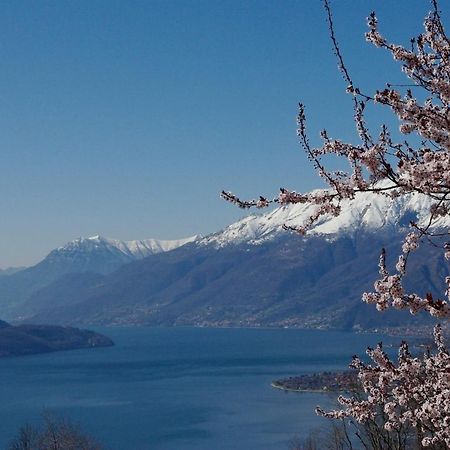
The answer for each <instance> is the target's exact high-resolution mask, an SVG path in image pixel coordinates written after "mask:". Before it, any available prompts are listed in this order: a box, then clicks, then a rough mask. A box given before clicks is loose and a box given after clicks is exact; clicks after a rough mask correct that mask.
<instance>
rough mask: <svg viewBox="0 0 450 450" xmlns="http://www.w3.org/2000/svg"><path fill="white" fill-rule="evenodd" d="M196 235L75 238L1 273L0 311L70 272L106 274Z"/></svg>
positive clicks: (178, 245)
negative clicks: (13, 270) (28, 263)
mask: <svg viewBox="0 0 450 450" xmlns="http://www.w3.org/2000/svg"><path fill="white" fill-rule="evenodd" d="M196 239H198V237H197V236H192V237H189V238H186V239H178V240H156V239H146V240H142V241H120V240H117V239H108V238H104V237H101V236H93V237H90V238H79V239H75V240H74V241H71V242H69V243H67V244H66V245H64V246H62V247H59V248H56V249H55V250H52V251H51V252H50V253H49V254H48V255H47V256H46V257H45V258H44V259H43V260H42V261H41V262H39V263H38V264H36V265H35V266H32V267H28V268H27V269H24V270H21V271H20V272H17V273H14V274H11V275H8V276H2V277H0V311H4V310H5V309H8V308H9V307H10V306H14V305H17V304H20V303H22V302H24V301H25V300H27V298H28V297H29V296H30V295H31V294H32V293H33V292H34V291H36V290H38V289H41V288H43V287H45V286H47V285H48V284H50V283H53V282H54V281H56V280H58V279H59V278H61V277H64V276H67V275H69V274H86V273H90V274H96V275H106V274H109V273H111V272H113V271H115V270H117V269H118V268H119V267H121V266H122V265H124V264H127V263H130V262H133V261H136V260H141V259H143V258H145V257H147V256H150V255H155V254H159V253H164V252H168V251H170V250H174V249H176V248H179V247H181V246H183V245H186V244H188V243H190V242H194V241H195V240H196ZM2 308H3V309H2ZM5 317H6V316H5ZM8 317H9V316H8Z"/></svg>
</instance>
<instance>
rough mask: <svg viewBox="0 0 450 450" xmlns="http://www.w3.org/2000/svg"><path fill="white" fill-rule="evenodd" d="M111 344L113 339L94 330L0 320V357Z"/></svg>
mask: <svg viewBox="0 0 450 450" xmlns="http://www.w3.org/2000/svg"><path fill="white" fill-rule="evenodd" d="M111 345H114V342H113V341H112V340H111V339H110V338H108V337H106V336H104V335H102V334H99V333H96V332H94V331H89V330H81V329H79V328H73V327H60V326H53V325H18V326H13V325H10V324H9V323H7V322H4V321H0V357H7V356H21V355H32V354H35V353H48V352H55V351H59V350H74V349H78V348H90V347H107V346H111Z"/></svg>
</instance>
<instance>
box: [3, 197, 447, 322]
mask: <svg viewBox="0 0 450 450" xmlns="http://www.w3.org/2000/svg"><path fill="white" fill-rule="evenodd" d="M313 208H314V207H313V206H311V205H305V204H297V205H290V206H283V207H279V208H276V209H274V210H272V211H269V212H267V213H265V214H257V215H250V216H248V217H245V218H243V219H242V220H240V221H238V222H236V223H233V224H232V225H230V226H229V227H227V228H225V229H223V230H221V231H219V232H217V233H213V234H210V235H208V236H205V237H200V236H194V237H192V238H188V239H184V240H180V241H153V240H148V241H132V243H130V242H128V243H123V242H122V241H116V240H111V239H106V238H101V237H99V236H96V237H93V238H88V239H78V240H76V241H73V242H71V243H69V244H67V245H65V246H64V247H61V248H59V249H56V250H54V251H52V252H51V253H50V254H49V255H48V256H47V257H46V258H45V259H44V260H43V261H42V262H40V263H39V264H37V265H36V266H34V267H31V268H27V269H25V270H22V271H20V272H18V273H15V274H13V275H9V276H3V277H0V305H1V306H0V315H1V316H3V317H6V318H8V319H15V320H19V319H21V320H30V321H33V322H37V323H43V322H50V323H57V324H96V325H112V324H114V325H157V326H172V325H195V326H300V327H320V328H329V327H333V328H341V329H355V328H356V329H360V328H362V329H368V328H377V327H380V326H387V325H389V326H399V325H410V324H412V325H417V324H423V323H427V321H429V318H427V317H425V316H422V315H421V316H418V317H413V316H410V315H409V314H406V313H405V312H397V311H390V312H388V313H387V314H380V313H377V312H376V311H375V308H374V307H373V306H371V305H365V304H363V303H362V302H361V293H362V292H363V291H364V290H370V289H371V288H372V286H373V281H374V280H375V279H376V277H377V271H378V267H377V264H378V256H379V252H380V250H381V248H382V247H384V248H386V250H387V255H388V258H389V257H390V260H389V261H390V263H391V266H393V265H394V264H395V260H396V256H397V254H398V252H399V250H400V245H401V238H402V236H404V234H405V232H406V231H407V227H408V224H409V223H410V221H411V220H414V221H415V222H417V223H419V224H421V223H426V221H427V219H428V218H429V208H430V200H429V199H428V198H426V197H424V196H421V195H419V194H409V195H407V196H405V197H402V198H398V199H390V198H388V197H384V196H377V197H374V196H372V195H371V194H370V193H361V194H358V195H357V196H356V198H355V199H353V200H348V201H346V202H344V203H343V204H342V213H341V215H340V216H339V217H323V218H322V219H321V220H320V221H319V222H318V223H317V224H316V225H315V227H313V228H312V229H311V230H310V231H309V233H308V234H307V235H306V236H299V235H296V234H293V233H289V232H286V231H284V230H283V225H285V224H286V225H290V226H298V225H302V224H303V223H304V222H305V221H306V220H307V219H308V217H309V216H310V215H311V214H312V212H313ZM436 226H437V227H448V226H450V218H447V217H446V218H442V219H440V222H439V223H438V224H437V225H436ZM409 271H410V276H409V277H408V279H407V284H408V285H409V287H410V288H411V289H414V290H417V291H419V292H421V293H423V292H428V291H430V292H433V293H435V294H437V293H441V292H443V290H445V287H444V286H443V276H445V275H446V274H448V266H447V265H446V264H445V262H444V260H443V257H442V255H441V253H440V252H439V251H436V249H435V248H434V247H432V246H427V245H424V246H422V247H421V249H420V250H419V251H418V252H416V254H414V255H413V257H412V258H411V259H410V265H409Z"/></svg>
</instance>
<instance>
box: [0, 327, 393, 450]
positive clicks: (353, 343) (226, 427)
mask: <svg viewBox="0 0 450 450" xmlns="http://www.w3.org/2000/svg"><path fill="white" fill-rule="evenodd" d="M99 331H101V332H103V333H105V334H107V335H108V336H110V337H112V338H113V339H114V341H115V343H116V346H115V347H111V348H100V349H89V350H75V351H68V352H59V353H52V354H44V355H34V356H28V357H21V358H12V359H3V360H0V374H1V383H0V417H1V420H0V448H5V446H6V445H7V444H8V442H10V440H11V439H12V437H13V436H14V435H15V434H16V432H17V430H18V428H19V427H20V426H21V425H23V424H24V423H25V422H30V423H39V420H40V416H41V413H42V412H43V410H48V411H51V412H54V413H57V414H61V415H63V416H65V417H68V418H70V419H72V420H74V421H76V422H79V423H80V424H81V425H82V426H83V428H84V429H85V430H87V431H89V432H91V433H92V434H94V435H95V436H96V437H97V438H98V439H99V440H100V441H102V442H103V443H105V444H106V447H107V448H108V449H111V450H143V449H146V450H147V449H157V450H168V449H177V450H180V449H182V450H190V449H196V450H211V449H215V450H221V449H223V450H227V449H234V450H240V449H245V450H251V449H258V450H265V449H267V450H270V449H286V448H287V443H288V441H289V439H290V438H292V437H293V436H294V435H297V436H304V435H306V434H307V432H308V430H309V429H310V428H314V427H316V426H318V425H320V424H321V423H323V422H322V421H323V420H324V419H320V418H318V417H316V416H315V414H314V407H315V406H316V405H317V404H321V405H322V406H326V405H327V404H329V402H330V401H331V399H329V398H327V396H325V395H320V394H312V393H303V394H298V393H289V394H286V393H284V392H282V391H280V390H276V389H273V388H271V387H270V382H271V381H272V380H274V379H276V378H280V377H285V376H290V375H296V374H300V373H307V372H316V371H324V370H343V369H346V367H347V364H348V362H349V360H350V357H351V355H353V354H355V353H358V354H363V353H364V350H365V347H366V346H367V345H375V344H376V342H378V341H379V340H380V336H379V335H376V336H374V335H361V334H352V333H341V332H321V331H305V330H290V329H273V330H258V329H204V328H203V329H201V328H126V329H125V328H109V329H101V330H99ZM390 341H395V339H394V338H391V339H390ZM384 342H389V338H384Z"/></svg>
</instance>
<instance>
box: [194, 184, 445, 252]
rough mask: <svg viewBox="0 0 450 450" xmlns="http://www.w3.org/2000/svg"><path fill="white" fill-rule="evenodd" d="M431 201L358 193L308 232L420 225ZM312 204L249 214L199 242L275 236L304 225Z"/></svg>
mask: <svg viewBox="0 0 450 450" xmlns="http://www.w3.org/2000/svg"><path fill="white" fill-rule="evenodd" d="M432 203H433V202H432V200H431V199H430V198H429V197H427V196H425V195H422V194H419V193H411V194H407V195H404V196H402V197H399V198H396V199H392V198H389V197H387V196H383V195H374V194H373V193H370V192H361V193H358V194H356V196H355V198H354V199H352V200H345V201H343V202H342V203H341V208H342V212H341V214H340V215H339V216H338V217H332V216H323V217H322V218H321V219H320V220H319V221H318V222H317V223H316V224H315V225H314V226H313V227H312V228H311V229H310V230H309V232H308V234H309V235H329V236H333V235H338V234H342V233H353V232H355V231H357V230H364V229H365V230H372V231H376V230H381V229H385V228H392V227H395V228H403V227H407V226H408V225H409V223H410V221H411V220H413V221H415V222H417V223H418V224H419V225H421V224H422V225H423V224H425V223H426V222H427V221H428V219H429V217H430V206H431V204H432ZM315 208H316V206H314V205H310V204H300V203H298V204H294V205H288V206H281V207H278V208H276V209H274V210H272V211H270V212H267V213H265V214H261V215H250V216H248V217H245V218H243V219H242V220H239V221H238V222H235V223H233V224H231V225H230V226H228V227H227V228H225V229H224V230H222V231H220V232H218V233H214V234H212V235H209V236H206V237H205V238H203V239H202V240H200V245H214V246H216V247H223V246H225V245H228V244H239V243H244V242H246V243H250V244H258V243H261V242H263V241H265V240H269V239H273V238H275V237H276V236H278V235H280V234H281V233H286V231H284V230H283V225H289V226H293V227H299V226H302V225H304V224H305V223H306V222H307V220H308V218H309V217H310V216H311V215H312V214H313V212H314V211H315ZM435 226H436V227H438V228H440V227H450V217H442V218H440V219H439V221H437V222H436V224H435Z"/></svg>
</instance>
